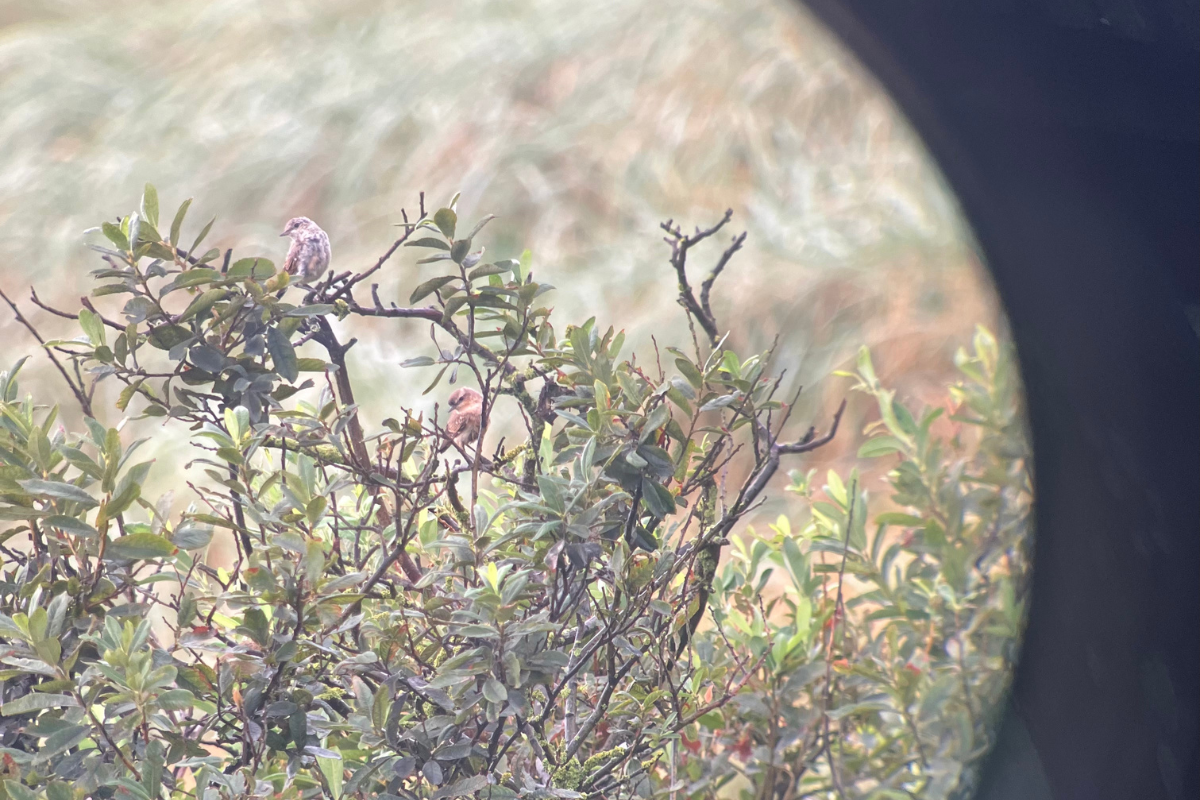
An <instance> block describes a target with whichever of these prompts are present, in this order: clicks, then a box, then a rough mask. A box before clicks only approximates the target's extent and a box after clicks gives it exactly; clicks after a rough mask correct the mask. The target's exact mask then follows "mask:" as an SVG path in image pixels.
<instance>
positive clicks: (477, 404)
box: [441, 386, 483, 450]
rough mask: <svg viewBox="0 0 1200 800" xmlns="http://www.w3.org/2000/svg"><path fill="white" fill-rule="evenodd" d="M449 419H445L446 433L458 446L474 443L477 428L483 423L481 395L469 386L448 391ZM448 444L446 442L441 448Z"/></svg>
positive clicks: (477, 433) (448, 443) (476, 437)
mask: <svg viewBox="0 0 1200 800" xmlns="http://www.w3.org/2000/svg"><path fill="white" fill-rule="evenodd" d="M449 405H450V419H448V420H447V421H446V433H447V434H448V435H449V437H450V439H451V441H453V442H454V444H456V445H458V446H459V447H465V446H466V445H468V444H469V445H474V444H475V443H476V441H477V440H478V439H479V428H480V426H481V425H482V424H483V395H481V394H480V393H479V392H477V391H475V390H474V389H472V388H471V387H469V386H463V387H462V388H460V389H455V390H454V391H453V392H451V393H450V400H449ZM449 446H450V442H446V443H445V444H444V445H443V446H442V447H441V449H442V450H445V449H446V448H448V447H449Z"/></svg>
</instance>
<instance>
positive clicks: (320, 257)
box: [279, 217, 330, 283]
mask: <svg viewBox="0 0 1200 800" xmlns="http://www.w3.org/2000/svg"><path fill="white" fill-rule="evenodd" d="M279 235H280V236H288V237H291V240H292V246H291V247H290V248H288V254H287V258H285V259H284V260H283V271H284V272H286V273H288V274H289V275H298V276H299V277H300V280H301V281H302V282H303V283H312V282H313V281H315V280H317V278H320V277H321V276H322V275H323V274H325V270H327V269H329V255H330V250H329V236H328V234H326V233H325V231H323V230H321V226H320V225H318V224H317V223H315V222H313V221H312V220H311V219H309V218H308V217H296V218H294V219H290V220H288V224H287V225H286V226H284V229H283V233H281V234H279Z"/></svg>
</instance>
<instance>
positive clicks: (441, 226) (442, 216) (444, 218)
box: [433, 208, 458, 239]
mask: <svg viewBox="0 0 1200 800" xmlns="http://www.w3.org/2000/svg"><path fill="white" fill-rule="evenodd" d="M433 224H434V225H437V226H438V230H439V231H441V232H442V235H443V236H445V237H446V238H447V239H453V238H454V228H455V226H456V225H458V214H455V213H454V211H453V210H452V209H449V208H439V209H438V210H437V211H436V212H435V213H434V215H433Z"/></svg>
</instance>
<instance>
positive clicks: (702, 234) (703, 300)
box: [659, 208, 746, 347]
mask: <svg viewBox="0 0 1200 800" xmlns="http://www.w3.org/2000/svg"><path fill="white" fill-rule="evenodd" d="M732 218H733V209H732V208H731V209H728V210H726V211H725V215H724V216H723V217H721V220H720V222H718V223H717V224H716V225H713V226H712V227H711V228H706V229H704V230H701V229H700V228H696V232H695V233H692V234H685V233H684V232H683V229H682V228H681V227H680V226H679V225H676V224H674V220H670V219H669V220H667V221H666V222H663V223H661V224H660V225H659V227H660V228H662V229H663V230H664V231H666V232H667V236H664V237H663V241H665V242H666V243H667V244H669V245H670V246H671V266H672V267H674V268H675V274H676V276H677V277H678V278H679V304H680V305H682V306H683V307H684V308H685V309H687V311H688V313H689V314H690V315H691V316H692V317H694V318H695V319H696V321H697V322H698V323H700V327H701V328H703V329H704V333H705V334H706V335H707V336H708V343H709V345H710V346H711V347H716V345H717V341H718V340H719V339H720V332H719V331H718V329H717V321H716V319H715V318H714V316H713V313H712V308H711V307H710V306H709V299H708V298H709V293H710V292H711V291H712V287H713V284H714V283H715V282H716V280H717V276H719V275H720V274H721V272H722V271H723V270H724V269H725V266H726V265H727V264H728V263H729V259H731V258H733V254H734V253H736V252H737V251H738V250H740V249H741V247H742V244H743V243H744V242H745V241H746V234H745V233H744V232H743V233H741V234H739V235H738V236H735V237H734V238H733V243H732V244H731V245H730V246H729V247H728V248H726V250H725V252H724V253H722V254H721V258H720V259H719V260H718V261H717V265H716V266H715V267H713V269H712V271H711V272H710V273H709V275H708V277H707V278H705V279H704V282H703V283H701V285H700V300H697V299H696V294H695V292H694V291H693V290H692V285H691V283H690V282H689V280H688V275H687V254H688V251H689V250H690V249H691V248H693V247H695V246H696V245H697V244H699V243H700V242H702V241H704V240H705V239H707V238H709V237H710V236H713V235H715V234H716V233H717V232H718V231H720V230H721V228H724V227H725V225H726V224H727V223H728V222H729V220H731V219H732Z"/></svg>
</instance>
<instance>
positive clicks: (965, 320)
mask: <svg viewBox="0 0 1200 800" xmlns="http://www.w3.org/2000/svg"><path fill="white" fill-rule="evenodd" d="M0 25H2V26H3V27H2V28H0V107H2V108H3V109H4V113H3V114H2V115H0V151H2V152H3V153H4V154H5V155H4V157H3V159H0V269H2V270H3V274H2V277H0V281H2V283H3V286H4V287H5V288H6V289H8V290H10V293H11V292H12V291H13V290H20V289H21V287H22V285H23V284H25V283H29V282H33V283H34V284H35V285H37V286H38V287H39V290H40V291H41V293H42V294H43V295H44V296H47V297H55V298H57V299H59V300H61V301H63V302H72V299H73V298H75V297H78V295H80V294H82V293H83V292H85V291H86V287H87V283H88V280H89V279H88V277H87V271H88V270H89V269H91V268H92V267H93V266H95V265H94V263H93V260H92V259H91V258H90V257H89V256H90V253H89V252H88V251H86V250H84V249H83V247H82V244H81V242H82V231H83V230H84V229H85V228H87V227H89V226H91V225H95V224H97V223H98V222H99V220H100V219H102V218H110V217H113V216H116V215H118V214H121V213H126V212H127V211H129V210H131V209H132V208H134V207H135V205H136V202H137V197H138V195H139V193H140V190H141V186H142V184H143V183H144V182H146V181H150V182H153V183H155V184H156V185H157V187H158V189H159V193H160V196H161V197H162V198H163V204H164V214H169V213H171V212H172V211H173V209H174V204H175V203H178V202H179V201H180V200H182V199H183V198H185V197H188V196H195V197H196V198H197V202H196V204H195V205H194V206H193V210H192V213H191V221H192V225H193V226H196V225H198V224H200V223H201V222H202V221H204V220H206V219H207V218H208V217H211V216H213V215H217V216H218V217H219V219H218V222H217V225H216V227H215V228H214V237H215V238H214V240H213V242H212V243H214V244H217V245H221V246H235V247H237V248H238V249H239V251H240V252H243V253H244V254H267V255H269V256H273V257H274V258H275V259H276V261H277V263H278V261H279V259H280V258H281V256H282V253H283V249H284V244H285V243H284V242H283V240H280V239H279V238H278V236H277V233H278V231H279V230H280V227H281V225H282V223H283V221H285V220H286V219H288V218H289V217H291V216H293V215H296V214H305V215H308V216H311V217H313V218H314V219H316V220H318V221H319V222H320V223H321V224H322V226H323V227H325V229H326V230H328V231H329V233H330V235H331V237H332V239H333V246H334V261H335V267H336V268H339V269H348V268H355V267H360V268H361V267H363V266H366V265H367V264H369V263H371V262H372V261H373V260H374V258H375V257H376V256H377V255H378V254H379V253H380V252H382V251H383V250H384V249H385V248H386V247H387V245H388V244H389V243H390V241H391V240H392V238H393V236H394V234H395V231H396V229H395V228H394V227H392V224H393V223H395V222H396V221H398V219H399V209H400V208H401V207H407V208H411V207H412V206H413V204H414V201H415V198H416V193H417V191H418V190H422V189H424V190H426V191H427V192H428V197H429V200H430V203H431V204H436V203H438V202H445V200H447V199H448V198H449V197H450V195H451V194H452V193H453V192H454V191H456V190H460V189H461V190H462V192H463V195H462V200H461V202H460V213H461V214H463V215H465V216H467V217H473V216H475V215H482V214H484V213H489V212H492V213H496V214H498V215H499V219H497V220H496V221H495V222H494V223H492V225H491V226H490V227H489V228H488V229H487V235H486V236H484V237H483V239H484V243H485V244H487V246H488V248H489V254H491V253H495V254H497V255H498V256H499V257H507V256H513V255H517V254H519V252H520V251H521V250H522V249H523V248H524V247H526V246H530V247H532V248H533V250H534V253H535V265H536V266H535V269H536V270H537V272H538V274H539V276H540V277H542V278H544V279H548V280H550V281H551V282H553V283H555V284H556V285H558V286H559V287H560V290H559V291H558V292H557V294H556V295H555V296H554V303H555V304H556V306H557V310H556V318H557V319H559V320H560V323H559V324H560V326H561V324H562V323H564V322H566V321H569V320H577V321H582V315H588V314H595V315H597V316H598V317H599V318H600V320H601V321H602V322H603V323H605V324H607V323H609V322H612V323H615V324H617V325H618V327H625V328H627V329H628V330H629V332H630V342H631V345H632V346H633V347H634V348H636V349H638V350H639V351H643V350H644V349H645V347H646V345H647V344H648V340H649V335H650V334H651V333H654V334H655V335H656V336H657V337H658V339H659V341H664V340H667V341H668V342H674V343H677V344H678V343H682V342H683V341H686V338H687V331H686V327H685V326H684V325H683V324H682V315H681V313H680V311H679V309H678V307H677V306H676V305H675V303H674V300H673V297H674V283H675V282H674V278H673V275H672V273H671V272H670V270H669V268H668V267H667V265H666V260H665V254H666V246H665V245H664V244H663V243H662V242H661V241H660V236H661V232H660V231H658V230H657V223H658V222H659V221H661V220H663V219H665V218H668V217H670V218H674V219H676V220H679V221H682V222H683V223H684V224H685V225H689V226H690V225H694V224H708V223H710V222H712V221H715V220H716V219H717V218H718V217H719V215H720V213H721V211H722V210H723V209H724V208H725V207H727V206H732V207H733V209H734V210H735V213H736V217H735V220H734V225H736V226H737V229H741V228H743V227H744V228H747V229H748V230H749V232H750V237H749V242H748V245H747V247H746V248H745V250H744V252H743V253H741V254H740V255H739V256H738V257H737V259H736V261H735V266H734V268H732V269H731V270H730V272H729V273H728V275H727V276H726V278H724V279H723V280H722V283H721V284H718V287H719V290H720V297H719V298H718V299H717V302H716V303H715V305H716V309H717V312H718V315H719V317H720V318H721V320H722V321H723V322H724V324H725V325H726V326H727V327H729V328H731V329H733V330H734V331H735V333H734V336H733V341H734V342H736V343H738V344H739V345H741V346H743V347H746V348H748V347H764V346H766V345H767V344H769V343H770V341H771V340H772V338H773V337H774V336H775V335H776V334H777V333H778V334H780V335H781V343H780V365H781V366H786V367H788V369H789V372H788V376H789V380H790V381H791V382H792V383H793V384H798V383H800V382H802V383H804V384H805V385H811V384H813V383H814V382H816V381H817V380H818V379H820V378H822V377H823V376H825V375H826V374H827V373H828V372H829V370H830V369H831V368H834V367H835V366H837V365H838V364H840V363H842V362H844V360H845V359H846V358H847V357H849V356H850V355H851V354H852V353H853V351H854V349H855V348H856V347H857V346H858V345H859V344H861V343H868V344H871V345H872V346H873V347H874V349H875V351H876V363H877V364H879V365H880V368H881V373H882V377H884V378H885V380H888V381H889V382H890V383H891V384H892V385H896V386H898V388H899V389H900V392H901V393H902V394H908V395H912V394H918V395H928V396H931V397H932V396H939V395H940V392H936V391H933V387H936V386H937V385H938V384H939V383H940V382H943V381H944V380H945V379H946V378H947V377H948V376H949V375H950V369H951V365H950V355H951V353H952V350H953V346H955V345H957V344H958V343H961V342H963V341H965V340H966V338H967V337H968V336H969V334H970V332H971V329H972V328H973V326H974V324H975V323H976V322H981V321H982V322H985V323H988V324H992V325H995V324H996V323H997V320H996V316H997V314H998V310H997V308H996V305H995V300H994V298H993V297H992V295H991V293H990V289H989V288H988V286H987V284H986V283H985V282H984V281H982V280H981V278H980V274H979V271H978V269H977V267H976V266H975V264H974V261H973V259H972V256H971V251H970V248H969V246H968V245H967V243H966V242H967V238H966V235H965V233H964V230H963V228H962V225H961V223H960V221H959V218H958V216H957V212H956V210H955V207H954V204H953V202H952V200H951V199H950V198H949V197H948V195H947V192H946V190H945V189H944V187H943V186H942V184H941V183H940V181H939V179H938V177H937V175H936V173H935V172H934V170H933V169H931V167H930V164H929V162H928V160H927V158H926V157H925V156H924V154H923V152H922V150H921V148H920V146H919V143H918V142H917V141H916V140H915V138H914V136H913V135H912V134H911V133H910V132H909V130H908V129H907V127H906V126H905V124H904V123H903V121H902V120H901V119H900V118H899V117H898V116H897V113H896V112H895V110H894V109H893V107H892V105H891V103H890V101H889V100H888V99H887V98H886V97H885V96H884V95H883V94H882V93H881V92H880V90H879V89H878V88H877V87H876V86H875V84H874V83H873V81H872V80H871V79H870V78H869V77H867V76H865V75H864V73H863V72H862V70H861V69H860V68H859V67H858V66H857V65H856V64H855V63H854V62H853V60H852V59H851V58H849V57H848V56H847V55H846V54H845V53H844V52H843V51H842V50H841V49H840V47H839V46H838V45H836V44H835V43H833V42H831V41H830V39H829V38H828V36H827V34H826V33H825V32H824V31H823V30H821V29H820V28H819V27H818V26H816V25H815V23H814V22H813V21H812V20H811V19H809V18H808V17H807V16H805V15H803V14H801V13H800V12H798V11H797V10H796V9H794V8H793V7H792V6H791V5H790V4H785V3H783V2H777V1H776V0H706V1H703V2H692V1H691V0H689V1H688V2H683V1H682V0H660V2H657V3H645V2H642V0H608V1H607V2H604V3H592V4H580V3H572V2H566V1H565V0H556V1H554V2H551V1H550V0H523V1H521V2H487V3H485V2H477V1H471V0H456V1H454V2H436V3H433V2H428V3H415V2H414V3H394V2H393V3H388V2H379V1H378V0H371V1H370V2H368V1H367V0H340V1H339V2H337V3H328V2H318V1H316V0H293V2H289V3H287V4H280V3H267V2H248V1H244V0H239V1H236V2H235V1H234V0H225V2H215V3H207V4H203V5H201V4H195V3H188V2H181V1H180V0H166V1H165V2H126V3H122V4H119V5H117V4H113V5H111V6H110V5H108V4H105V5H98V4H95V3H90V2H83V0H45V1H44V2H28V0H12V1H11V2H7V3H4V4H0ZM168 207H169V208H168ZM193 230H194V227H193ZM732 232H733V229H731V230H730V233H732ZM715 255H716V247H714V248H712V249H711V251H710V252H704V251H699V252H697V253H696V255H695V259H696V267H697V268H699V267H707V265H708V264H709V263H711V260H709V261H706V259H712V258H714V257H715ZM414 262H415V257H414V256H413V255H412V253H411V251H404V252H402V254H401V255H400V256H399V257H397V258H396V259H395V260H394V261H393V262H392V263H391V264H390V266H389V267H388V269H387V270H386V271H385V272H384V273H383V275H382V277H381V283H382V286H381V295H382V296H383V297H385V298H396V299H397V300H400V301H403V300H404V299H406V297H407V294H408V291H409V290H410V288H411V287H412V286H413V285H414V284H415V283H416V282H417V281H418V280H420V279H421V278H422V277H423V276H425V275H427V274H428V273H427V272H425V271H423V270H425V269H426V268H422V267H418V266H417V265H415V263H414ZM17 294H21V295H24V292H23V291H17ZM37 319H38V320H39V322H40V323H41V324H45V325H46V326H47V328H49V329H51V330H53V329H55V325H54V321H53V320H46V319H45V318H44V317H38V318H37ZM0 325H3V331H4V334H5V336H6V337H7V341H8V342H9V346H8V348H6V349H7V350H8V351H9V352H18V351H26V350H29V349H31V346H32V342H30V341H28V340H27V338H26V337H25V334H24V332H23V331H21V330H20V329H18V328H17V327H16V326H15V325H14V324H13V323H11V322H9V321H7V319H5V321H4V322H2V323H0ZM356 325H357V327H356V330H355V333H356V334H357V335H358V336H359V337H360V339H361V340H362V344H360V345H359V346H358V347H357V348H355V350H354V351H352V355H353V357H354V360H353V363H352V364H351V366H352V369H354V371H355V377H356V381H357V382H358V383H359V384H360V387H361V388H360V392H359V394H360V400H361V401H362V403H363V405H364V408H365V411H366V414H367V416H368V419H369V423H370V426H371V427H378V422H379V420H380V419H381V418H382V417H384V416H388V415H389V414H394V413H395V409H394V406H395V405H396V404H397V403H400V402H404V403H415V404H417V405H419V406H421V407H429V406H430V405H431V404H432V401H433V398H429V397H427V398H424V399H422V398H420V397H419V392H420V389H421V388H423V387H424V383H425V381H427V380H428V376H427V375H425V374H423V373H422V374H415V373H408V372H400V371H398V369H397V368H396V367H395V365H396V364H397V362H398V361H400V360H401V359H402V358H405V357H408V356H410V355H413V354H415V353H417V352H422V351H423V349H424V348H427V347H428V337H427V330H426V329H425V327H424V326H423V325H418V324H414V323H403V322H400V323H398V322H395V321H378V322H374V323H357V324H356ZM17 343H20V344H17ZM43 376H44V377H43V378H42V380H44V381H45V385H46V386H47V387H52V386H55V384H53V383H52V381H53V380H54V378H55V377H56V376H54V375H52V373H50V372H49V371H44V372H43ZM829 383H830V382H825V384H824V385H826V386H827V385H829ZM823 394H824V393H823V391H821V390H820V389H819V388H818V390H817V391H814V392H812V393H811V394H809V395H808V396H809V397H811V398H812V400H811V401H809V402H808V404H807V405H805V406H804V408H803V409H802V411H803V414H802V415H800V416H805V418H807V415H812V414H815V413H817V412H818V410H819V406H820V402H821V401H822V399H823ZM856 408H857V407H856ZM856 408H852V412H851V418H849V419H847V429H848V431H850V432H853V431H854V430H855V429H856V428H858V427H861V426H860V425H859V424H858V423H859V422H860V421H861V417H860V418H859V419H855V418H853V417H854V415H855V414H858V413H860V412H858V411H857V410H856ZM861 409H862V411H861V413H866V411H867V407H866V405H865V404H864V405H862V406H861ZM114 413H115V412H114ZM852 444H853V441H852V437H851V436H849V435H847V436H846V438H845V445H846V446H845V447H843V448H842V449H841V450H839V451H838V453H840V454H842V455H843V456H845V457H851V456H852V455H853V452H854V451H853V448H852V447H849V446H850V445H852ZM848 448H849V449H848ZM833 455H837V453H834V454H833ZM827 457H829V456H827Z"/></svg>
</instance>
